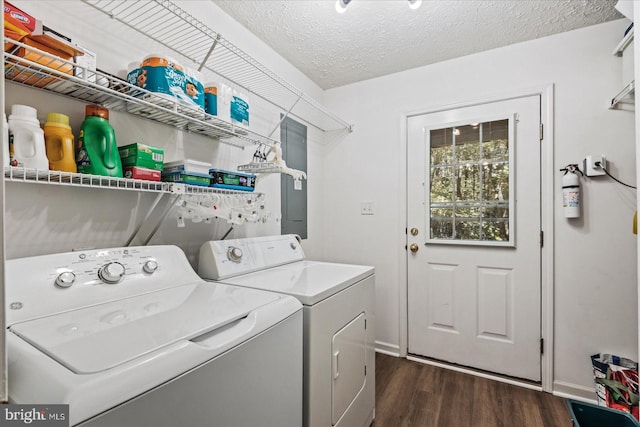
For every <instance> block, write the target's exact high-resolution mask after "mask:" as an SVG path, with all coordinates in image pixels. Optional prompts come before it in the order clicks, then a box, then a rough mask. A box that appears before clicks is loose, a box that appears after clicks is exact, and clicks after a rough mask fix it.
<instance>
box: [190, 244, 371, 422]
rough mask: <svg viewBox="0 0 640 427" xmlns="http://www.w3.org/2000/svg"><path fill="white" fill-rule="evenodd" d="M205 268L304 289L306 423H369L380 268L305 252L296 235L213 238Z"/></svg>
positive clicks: (250, 283)
mask: <svg viewBox="0 0 640 427" xmlns="http://www.w3.org/2000/svg"><path fill="white" fill-rule="evenodd" d="M198 274H199V275H200V276H201V277H203V278H205V279H212V280H216V281H220V282H223V283H227V284H232V285H234V286H242V287H247V288H253V289H261V290H269V291H272V292H277V293H282V294H288V295H291V296H294V297H296V298H297V299H298V300H300V302H302V304H303V313H304V399H303V400H304V411H303V419H304V423H303V425H304V426H306V427H332V426H339V427H367V426H369V425H370V424H371V422H372V420H373V418H374V415H375V349H374V345H375V343H374V340H375V331H374V317H375V316H374V293H375V289H374V286H375V284H374V280H375V279H374V277H375V275H374V268H373V267H369V266H361V265H349V264H336V263H329V262H317V261H308V260H305V256H304V252H303V250H302V247H301V246H300V242H299V241H298V240H297V238H296V236H294V235H284V236H268V237H257V238H245V239H233V240H221V241H211V242H207V243H205V244H204V245H202V246H201V248H200V256H199V263H198Z"/></svg>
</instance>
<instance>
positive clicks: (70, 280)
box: [56, 271, 76, 288]
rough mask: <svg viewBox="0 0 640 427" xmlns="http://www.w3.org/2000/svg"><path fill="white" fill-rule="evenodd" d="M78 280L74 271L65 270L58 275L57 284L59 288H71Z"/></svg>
mask: <svg viewBox="0 0 640 427" xmlns="http://www.w3.org/2000/svg"><path fill="white" fill-rule="evenodd" d="M75 281H76V275H75V273H74V272H73V271H64V272H62V273H60V274H58V277H56V286H57V287H59V288H69V287H71V285H73V284H74V283H75Z"/></svg>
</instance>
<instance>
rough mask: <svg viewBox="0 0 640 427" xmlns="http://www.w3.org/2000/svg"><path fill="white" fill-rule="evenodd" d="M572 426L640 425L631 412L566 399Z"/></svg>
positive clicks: (633, 426) (637, 426)
mask: <svg viewBox="0 0 640 427" xmlns="http://www.w3.org/2000/svg"><path fill="white" fill-rule="evenodd" d="M567 405H569V412H570V413H571V418H572V419H573V425H574V427H640V424H639V423H638V421H636V419H635V418H633V416H632V415H631V414H628V413H626V412H622V411H618V410H615V409H610V408H606V407H604V406H597V405H592V404H591V403H584V402H578V401H577V400H571V399H567Z"/></svg>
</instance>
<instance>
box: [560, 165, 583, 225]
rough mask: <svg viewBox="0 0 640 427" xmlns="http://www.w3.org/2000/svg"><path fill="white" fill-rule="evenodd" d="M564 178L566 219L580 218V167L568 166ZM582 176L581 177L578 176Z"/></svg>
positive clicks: (563, 206) (563, 189)
mask: <svg viewBox="0 0 640 427" xmlns="http://www.w3.org/2000/svg"><path fill="white" fill-rule="evenodd" d="M560 171H561V172H564V175H563V176H562V208H563V210H564V217H565V218H580V175H583V173H582V171H581V170H580V169H579V168H578V165H577V164H575V165H567V166H566V167H565V168H564V169H560ZM578 174H580V175H578Z"/></svg>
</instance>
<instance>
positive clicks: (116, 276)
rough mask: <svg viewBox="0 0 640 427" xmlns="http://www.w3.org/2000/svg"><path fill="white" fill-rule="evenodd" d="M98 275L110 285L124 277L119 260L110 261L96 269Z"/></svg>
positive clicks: (122, 266)
mask: <svg viewBox="0 0 640 427" xmlns="http://www.w3.org/2000/svg"><path fill="white" fill-rule="evenodd" d="M98 277H99V278H100V280H102V281H103V282H105V283H108V284H110V285H112V284H115V283H118V282H119V281H120V280H122V278H123V277H124V265H122V264H120V263H119V262H110V263H108V264H105V265H103V266H102V267H100V270H98Z"/></svg>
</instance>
